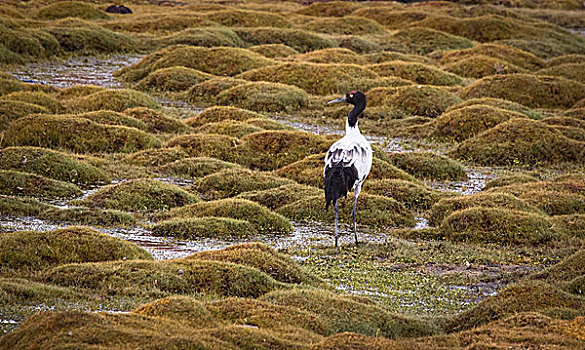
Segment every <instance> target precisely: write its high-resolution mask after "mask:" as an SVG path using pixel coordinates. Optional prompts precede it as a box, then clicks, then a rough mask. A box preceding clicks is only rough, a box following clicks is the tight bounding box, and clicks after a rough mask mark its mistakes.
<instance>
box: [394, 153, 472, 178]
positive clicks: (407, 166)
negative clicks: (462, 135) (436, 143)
mask: <svg viewBox="0 0 585 350" xmlns="http://www.w3.org/2000/svg"><path fill="white" fill-rule="evenodd" d="M384 159H385V160H387V161H388V162H389V163H390V164H393V165H394V166H396V167H398V168H400V169H402V170H404V171H406V172H407V173H409V174H412V175H414V176H416V177H419V178H423V179H437V180H460V179H465V178H467V174H466V173H465V169H464V168H463V166H462V165H461V164H459V163H458V162H456V161H454V160H453V159H450V158H449V157H445V156H442V155H439V154H434V153H430V152H400V153H389V154H388V155H387V157H385V158H384Z"/></svg>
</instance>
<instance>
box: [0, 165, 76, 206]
mask: <svg viewBox="0 0 585 350" xmlns="http://www.w3.org/2000/svg"><path fill="white" fill-rule="evenodd" d="M0 178H1V180H2V181H0V194H4V195H13V196H30V197H37V198H46V199H63V198H73V197H77V196H80V195H81V194H82V192H81V190H80V189H79V188H78V187H77V186H75V185H74V184H72V183H69V182H65V181H59V180H53V179H49V178H47V177H44V176H40V175H34V174H29V173H23V172H20V171H14V170H0Z"/></svg>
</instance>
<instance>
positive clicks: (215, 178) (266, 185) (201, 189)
mask: <svg viewBox="0 0 585 350" xmlns="http://www.w3.org/2000/svg"><path fill="white" fill-rule="evenodd" d="M290 182H291V181H290V180H287V179H286V178H282V177H278V176H275V175H271V174H269V173H263V172H259V171H253V170H249V169H245V168H243V167H233V168H228V169H223V170H219V171H218V172H216V173H213V174H209V175H207V176H205V177H203V178H200V179H197V180H196V181H195V182H194V183H193V185H192V186H191V187H190V190H191V191H193V192H196V193H199V194H200V195H201V196H202V197H204V198H206V199H222V198H228V197H235V196H237V195H238V194H240V193H244V192H248V191H257V190H267V189H271V188H275V187H279V186H282V185H285V184H289V183H290Z"/></svg>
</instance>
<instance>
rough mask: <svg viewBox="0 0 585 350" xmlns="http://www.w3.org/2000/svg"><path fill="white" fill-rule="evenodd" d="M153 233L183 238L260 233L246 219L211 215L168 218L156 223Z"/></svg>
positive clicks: (234, 236) (243, 235)
mask: <svg viewBox="0 0 585 350" xmlns="http://www.w3.org/2000/svg"><path fill="white" fill-rule="evenodd" d="M152 234H154V235H155V236H161V237H177V238H182V239H198V238H202V237H203V238H245V237H250V236H254V235H256V234H258V231H257V230H256V228H255V227H254V225H252V224H251V223H250V222H248V221H246V220H238V219H232V218H220V217H211V216H210V217H203V218H192V219H171V220H166V221H163V222H160V223H157V224H156V225H154V226H153V227H152ZM218 260H219V259H218Z"/></svg>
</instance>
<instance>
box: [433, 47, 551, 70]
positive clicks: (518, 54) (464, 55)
mask: <svg viewBox="0 0 585 350" xmlns="http://www.w3.org/2000/svg"><path fill="white" fill-rule="evenodd" d="M478 55H481V56H487V57H492V58H495V59H500V60H503V61H506V62H509V63H510V64H513V65H516V66H518V67H520V68H523V69H527V70H529V71H534V70H536V69H539V68H542V67H544V65H545V61H544V60H543V59H542V58H539V57H537V56H535V55H533V54H531V53H530V52H526V51H523V50H520V49H517V48H515V47H513V46H508V45H498V44H491V43H487V44H481V45H476V46H474V47H472V48H469V49H464V50H455V51H441V52H437V53H436V55H435V56H436V57H437V58H438V59H439V62H440V63H441V64H442V65H446V64H450V63H454V62H456V61H460V60H463V59H468V58H473V57H477V56H478Z"/></svg>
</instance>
